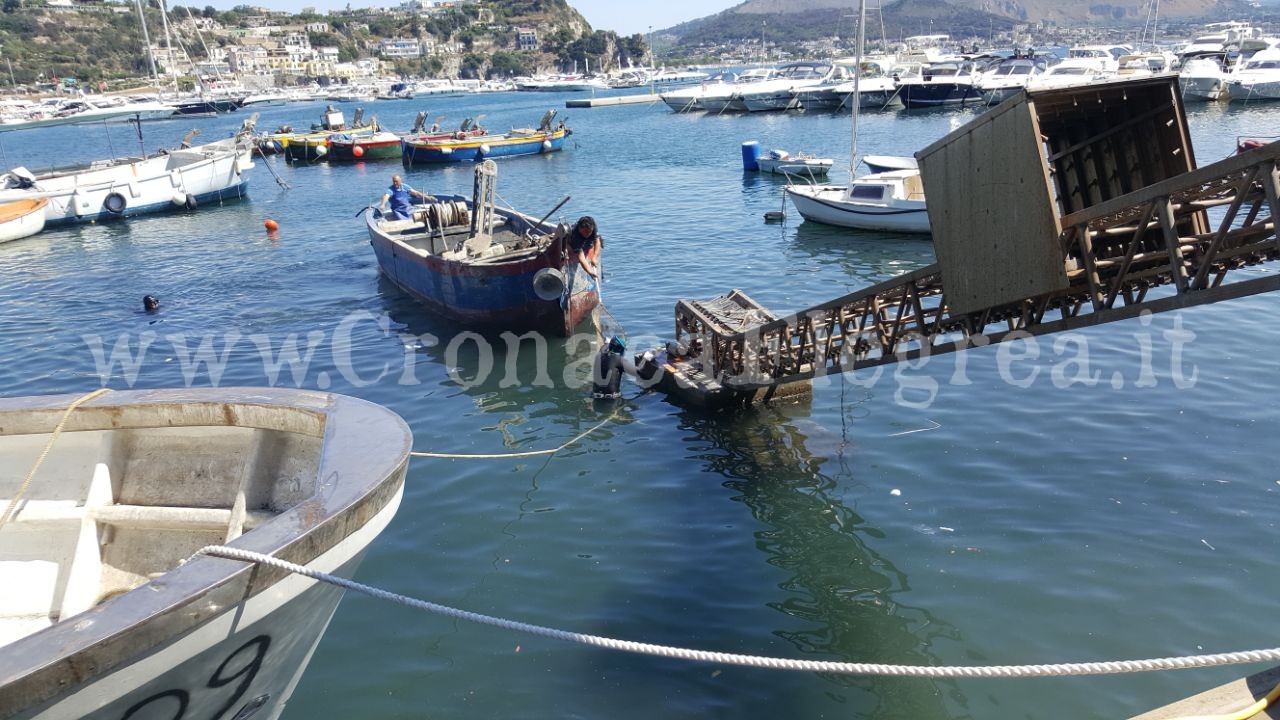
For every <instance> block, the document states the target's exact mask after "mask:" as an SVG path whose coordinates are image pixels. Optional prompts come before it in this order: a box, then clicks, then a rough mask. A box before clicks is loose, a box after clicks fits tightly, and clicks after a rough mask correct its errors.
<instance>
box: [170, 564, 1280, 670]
mask: <svg viewBox="0 0 1280 720" xmlns="http://www.w3.org/2000/svg"><path fill="white" fill-rule="evenodd" d="M199 555H209V556H211V557H220V558H227V559H230V560H242V561H244V562H252V563H259V564H262V565H268V566H270V567H274V568H278V569H280V570H285V571H288V572H291V573H296V574H298V575H303V576H306V577H309V578H313V579H315V580H319V581H321V582H325V583H329V584H330V585H336V586H338V587H341V588H345V589H347V590H354V591H356V592H359V593H364V594H365V595H369V596H371V597H375V598H378V599H380V600H388V601H390V602H393V603H397V604H399V605H405V606H407V607H411V608H417V609H419V610H426V611H428V612H433V613H436V614H439V615H444V616H445V617H451V618H456V619H459V620H469V621H471V622H475V623H480V624H482V625H492V626H494V627H500V628H505V629H507V630H517V631H520V632H525V633H530V634H533V635H540V636H542V637H549V638H555V639H557V640H568V641H570V642H576V643H581V644H583V645H591V646H594V647H601V648H607V649H610V650H623V651H626V652H633V653H639V654H642V655H656V656H659V657H667V658H677V659H681V660H693V661H697V662H708V663H717V664H720V665H741V666H745V667H756V668H770V669H773V670H799V671H802V672H825V673H839V674H842V675H889V676H899V677H918V678H1013V677H1061V676H1067V675H1111V674H1118V673H1131V672H1151V671H1154V670H1184V669H1188V668H1202V667H1213V666H1217V665H1238V664H1241V663H1260V662H1277V661H1280V648H1272V649H1269V650H1246V651H1243V652H1232V653H1219V654H1215V655H1193V656H1188V657H1171V658H1154V659H1150V660H1117V661H1112V662H1091V663H1062V664H1056V665H969V666H938V667H927V666H922V665H888V664H884V663H850V662H833V661H827V660H795V659H789V658H772V657H761V656H757V655H739V654H736V653H723V652H712V651H709V650H693V649H688V648H679V647H672V646H669V645H653V644H651V643H642V642H635V641H631V640H616V639H613V638H607V637H602V636H600V635H587V634H585V633H577V632H570V631H568V630H557V629H555V628H549V627H543V626H541V625H531V624H529V623H523V622H518V621H515V620H506V619H503V618H497V617H493V616H491V615H481V614H480V613H474V612H470V611H467V610H458V609H456V608H452V607H449V606H447V605H439V604H437V603H432V602H427V601H425V600H417V599H414V598H410V597H405V596H403V595H397V594H395V593H391V592H387V591H386V590H381V589H378V588H375V587H371V586H369V585H363V584H361V583H358V582H354V581H352V580H347V579H345V578H340V577H336V576H334V575H330V574H328V573H323V572H320V571H318V570H312V569H310V568H306V567H303V566H301V565H297V564H294V563H291V562H287V561H284V560H280V559H279V558H275V557H272V556H270V555H263V554H262V553H256V552H252V551H249V550H239V549H236V548H231V547H226V546H225V545H210V546H208V547H205V548H202V549H201V550H200V551H199V552H197V553H196V554H195V555H193V556H192V557H196V556H199Z"/></svg>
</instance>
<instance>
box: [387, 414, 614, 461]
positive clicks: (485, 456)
mask: <svg viewBox="0 0 1280 720" xmlns="http://www.w3.org/2000/svg"><path fill="white" fill-rule="evenodd" d="M617 415H618V411H616V410H615V411H613V412H612V413H610V415H609V417H607V418H605V419H604V420H602V421H600V422H599V423H597V424H596V425H593V426H592V427H591V428H589V429H588V430H587V431H586V432H582V433H579V434H578V435H575V436H574V437H573V438H572V439H571V440H569V441H568V442H566V443H564V444H562V445H560V446H559V447H555V448H551V449H549V450H525V451H522V452H510V453H474V454H465V453H435V452H419V451H416V450H415V451H411V452H410V453H409V455H410V456H412V457H425V458H450V459H464V460H494V459H498V458H521V457H537V456H539V455H555V454H556V453H558V452H560V451H561V450H564V449H565V448H567V447H569V446H570V445H573V444H574V443H577V442H578V441H580V440H582V439H584V438H586V437H587V436H588V435H590V434H591V433H593V432H595V431H597V430H599V429H600V428H602V427H604V426H605V425H608V424H609V423H611V422H613V420H614V418H616V417H617Z"/></svg>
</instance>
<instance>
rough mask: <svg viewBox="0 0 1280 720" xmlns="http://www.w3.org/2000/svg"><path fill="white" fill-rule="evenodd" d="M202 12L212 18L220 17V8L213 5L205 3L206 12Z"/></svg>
mask: <svg viewBox="0 0 1280 720" xmlns="http://www.w3.org/2000/svg"><path fill="white" fill-rule="evenodd" d="M200 14H201V15H203V16H205V17H207V18H209V19H210V20H212V19H213V18H216V17H218V9H217V8H215V7H214V6H212V5H205V6H204V12H202V13H200Z"/></svg>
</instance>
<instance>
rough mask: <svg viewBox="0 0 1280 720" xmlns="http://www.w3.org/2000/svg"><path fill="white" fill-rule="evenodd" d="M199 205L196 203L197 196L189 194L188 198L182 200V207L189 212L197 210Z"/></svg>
mask: <svg viewBox="0 0 1280 720" xmlns="http://www.w3.org/2000/svg"><path fill="white" fill-rule="evenodd" d="M197 205H199V203H197V202H196V196H195V195H192V194H191V193H187V196H186V197H185V198H183V199H182V206H183V207H185V208H186V209H188V210H195V209H196V206H197Z"/></svg>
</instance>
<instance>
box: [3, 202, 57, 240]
mask: <svg viewBox="0 0 1280 720" xmlns="http://www.w3.org/2000/svg"><path fill="white" fill-rule="evenodd" d="M48 204H49V201H48V200H47V199H45V198H33V199H30V200H15V201H13V202H9V203H5V204H3V205H0V242H8V241H10V240H18V239H21V238H24V237H30V236H32V235H35V234H36V233H38V232H40V231H41V230H43V229H44V223H45V217H44V208H45V206H46V205H48Z"/></svg>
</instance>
